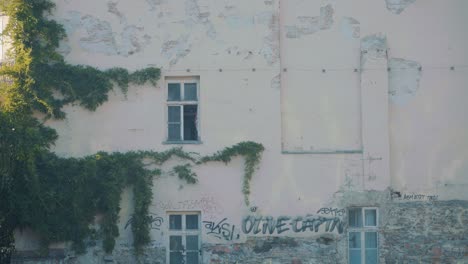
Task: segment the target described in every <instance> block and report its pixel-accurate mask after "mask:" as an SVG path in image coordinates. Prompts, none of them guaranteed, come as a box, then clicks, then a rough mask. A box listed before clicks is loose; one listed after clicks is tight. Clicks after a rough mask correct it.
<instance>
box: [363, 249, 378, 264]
mask: <svg viewBox="0 0 468 264" xmlns="http://www.w3.org/2000/svg"><path fill="white" fill-rule="evenodd" d="M377 263H378V262H377V249H366V264H377Z"/></svg>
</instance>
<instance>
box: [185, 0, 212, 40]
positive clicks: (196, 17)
mask: <svg viewBox="0 0 468 264" xmlns="http://www.w3.org/2000/svg"><path fill="white" fill-rule="evenodd" d="M198 2H199V0H185V14H186V15H187V17H188V18H187V19H186V20H185V26H186V27H187V28H192V27H193V26H195V25H197V24H200V25H202V26H203V27H204V28H205V30H206V35H207V36H208V37H209V38H210V39H215V38H216V36H217V32H216V29H215V27H214V25H213V23H211V21H210V19H209V17H210V12H209V11H208V10H207V8H206V7H201V6H200V5H199V3H198Z"/></svg>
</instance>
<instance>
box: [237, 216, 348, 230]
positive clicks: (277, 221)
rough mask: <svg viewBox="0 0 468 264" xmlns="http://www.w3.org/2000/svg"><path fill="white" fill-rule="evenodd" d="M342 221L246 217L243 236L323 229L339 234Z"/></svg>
mask: <svg viewBox="0 0 468 264" xmlns="http://www.w3.org/2000/svg"><path fill="white" fill-rule="evenodd" d="M344 225H345V224H344V223H343V220H342V219H341V218H339V217H326V216H321V215H307V216H305V217H302V216H297V217H290V216H279V217H276V218H275V217H271V216H253V215H250V216H246V217H244V219H243V220H242V232H243V233H244V234H253V235H257V234H270V235H272V234H275V233H276V234H278V235H279V234H282V233H284V232H288V231H289V232H294V233H301V232H315V233H316V232H319V230H320V228H321V227H323V228H324V231H325V232H334V231H335V230H336V231H337V232H338V233H339V234H341V233H343V229H344Z"/></svg>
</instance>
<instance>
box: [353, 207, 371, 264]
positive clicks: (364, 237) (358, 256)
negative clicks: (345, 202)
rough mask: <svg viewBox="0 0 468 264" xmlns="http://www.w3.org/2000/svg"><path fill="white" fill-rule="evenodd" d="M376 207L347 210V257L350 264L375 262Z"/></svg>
mask: <svg viewBox="0 0 468 264" xmlns="http://www.w3.org/2000/svg"><path fill="white" fill-rule="evenodd" d="M377 210H378V209H377V208H370V207H357V208H350V209H349V210H348V226H349V232H348V238H349V240H348V249H349V252H348V259H349V263H350V264H377V263H378V257H379V250H378V248H379V247H378V243H379V242H378V241H379V239H378V238H379V237H378V228H377V227H378V218H377V215H378V211H377Z"/></svg>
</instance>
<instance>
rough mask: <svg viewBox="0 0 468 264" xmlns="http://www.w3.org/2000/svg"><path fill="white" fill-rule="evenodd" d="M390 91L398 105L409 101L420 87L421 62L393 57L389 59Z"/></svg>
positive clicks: (391, 97) (391, 98) (392, 100)
mask: <svg viewBox="0 0 468 264" xmlns="http://www.w3.org/2000/svg"><path fill="white" fill-rule="evenodd" d="M388 67H389V68H390V69H391V70H390V72H389V73H388V90H389V91H388V93H389V97H390V101H391V102H392V103H394V104H396V105H404V104H406V103H408V101H410V100H411V98H413V97H414V96H415V94H416V92H417V91H418V89H419V82H420V80H421V70H420V69H421V64H419V63H418V62H416V61H411V60H405V59H399V58H392V59H389V60H388Z"/></svg>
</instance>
